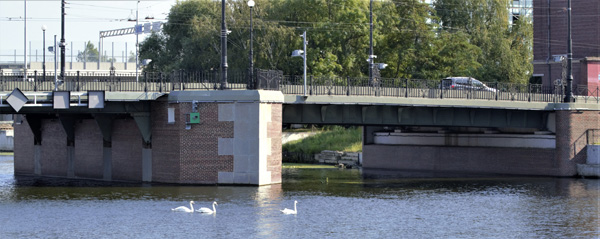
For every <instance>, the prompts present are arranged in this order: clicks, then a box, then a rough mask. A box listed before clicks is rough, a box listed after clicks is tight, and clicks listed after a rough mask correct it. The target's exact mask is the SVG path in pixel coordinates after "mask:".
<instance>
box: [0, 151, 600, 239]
mask: <svg viewBox="0 0 600 239" xmlns="http://www.w3.org/2000/svg"><path fill="white" fill-rule="evenodd" d="M283 176H284V183H283V184H281V185H272V186H263V187H231V186H228V187H216V186H174V185H146V184H131V185H128V184H119V185H116V184H107V183H103V182H75V181H70V180H63V179H53V180H49V179H44V180H40V179H36V178H31V177H17V178H15V177H14V176H13V158H12V156H4V157H0V238H161V239H164V238H285V239H289V238H600V229H599V225H600V219H599V212H600V201H599V196H600V186H599V182H600V180H590V179H565V178H560V179H559V178H538V177H535V178H523V177H520V178H489V177H488V178H486V177H470V178H465V177H460V178H456V177H454V178H453V177H446V175H444V176H443V177H442V176H439V175H438V176H435V177H431V175H429V176H427V175H419V174H406V173H403V174H399V173H396V172H389V171H382V172H372V171H361V170H357V169H345V170H340V169H284V174H283ZM190 200H194V201H196V205H195V206H196V208H199V207H209V206H210V205H211V203H212V201H217V202H218V203H219V206H217V214H216V215H203V214H200V213H177V212H172V211H171V208H174V207H177V206H182V205H185V206H189V203H188V202H189V201H190ZM294 200H297V201H298V214H297V215H283V214H281V213H280V212H279V210H280V209H283V208H284V207H287V208H290V207H293V201H294Z"/></svg>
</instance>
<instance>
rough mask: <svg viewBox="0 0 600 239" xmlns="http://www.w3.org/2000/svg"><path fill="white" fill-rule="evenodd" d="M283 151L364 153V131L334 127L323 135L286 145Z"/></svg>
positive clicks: (354, 128)
mask: <svg viewBox="0 0 600 239" xmlns="http://www.w3.org/2000/svg"><path fill="white" fill-rule="evenodd" d="M282 149H283V151H288V152H303V153H306V154H316V153H320V152H321V151H323V150H337V151H346V152H360V151H362V130H361V129H360V128H357V127H351V128H348V129H346V128H344V127H341V126H333V127H331V128H330V129H327V128H325V129H324V130H323V132H322V133H320V134H316V135H314V136H310V137H307V138H304V139H300V140H296V141H292V142H289V143H287V144H284V145H283V147H282Z"/></svg>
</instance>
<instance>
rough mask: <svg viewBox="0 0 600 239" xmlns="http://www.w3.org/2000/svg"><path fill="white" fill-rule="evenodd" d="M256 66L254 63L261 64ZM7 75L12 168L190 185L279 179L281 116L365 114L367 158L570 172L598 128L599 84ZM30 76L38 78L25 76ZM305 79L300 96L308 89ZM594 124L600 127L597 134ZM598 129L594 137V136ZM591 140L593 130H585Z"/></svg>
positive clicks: (292, 119)
mask: <svg viewBox="0 0 600 239" xmlns="http://www.w3.org/2000/svg"><path fill="white" fill-rule="evenodd" d="M258 75H259V77H260V74H258ZM231 76H232V77H231V79H230V81H229V84H228V88H229V89H231V90H225V91H218V90H215V89H217V88H218V79H219V77H215V75H210V74H207V75H202V74H195V73H194V74H187V73H182V72H173V73H170V74H162V73H160V74H152V75H144V76H143V77H140V78H139V81H136V80H135V76H129V75H72V76H67V77H66V78H65V79H64V80H62V81H60V82H57V83H55V82H54V81H44V80H40V78H39V77H38V76H34V77H28V78H27V79H28V80H23V77H22V76H21V77H18V76H2V77H1V78H0V113H2V114H15V174H18V175H40V176H55V177H67V178H86V179H98V180H109V181H145V182H165V183H182V184H250V185H264V184H272V183H279V182H281V130H282V124H336V125H359V126H363V133H364V135H363V144H364V145H363V159H364V160H363V166H364V167H365V168H387V169H389V168H395V169H409V170H428V171H455V172H474V173H493V174H521V175H544V176H574V175H576V173H577V172H576V166H577V164H581V163H585V157H586V151H585V148H586V145H588V144H593V143H594V142H598V141H600V139H598V138H600V135H597V134H596V133H595V132H597V131H596V130H597V129H598V128H600V97H599V96H598V88H597V87H596V89H593V88H590V89H587V88H582V87H575V88H576V89H579V91H578V92H577V101H576V102H575V103H562V102H561V101H562V98H563V94H562V91H561V87H556V88H552V89H544V88H543V87H541V86H539V85H513V84H502V83H491V84H488V85H490V86H491V87H493V88H495V89H497V90H496V91H495V92H490V91H478V90H451V89H440V87H439V85H440V84H439V83H440V82H439V81H426V80H407V79H378V80H377V81H376V82H371V83H368V80H366V79H364V78H318V77H311V78H310V79H308V82H307V89H306V91H305V89H304V86H303V82H302V80H301V79H300V78H297V77H285V78H280V79H275V80H273V79H272V78H270V77H265V79H264V80H262V81H261V80H258V81H256V82H258V83H256V85H257V87H259V88H266V89H269V90H248V89H246V88H247V86H248V82H246V80H247V79H246V78H245V77H243V75H240V76H238V77H236V75H235V74H232V75H231ZM31 78H33V79H31ZM304 92H306V95H304ZM590 132H594V133H590ZM590 135H591V136H590ZM590 142H591V143H590Z"/></svg>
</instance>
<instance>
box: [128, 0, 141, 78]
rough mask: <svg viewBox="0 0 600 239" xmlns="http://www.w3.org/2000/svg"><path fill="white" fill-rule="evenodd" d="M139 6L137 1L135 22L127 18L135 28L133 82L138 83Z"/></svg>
mask: <svg viewBox="0 0 600 239" xmlns="http://www.w3.org/2000/svg"><path fill="white" fill-rule="evenodd" d="M139 6H140V1H137V3H136V5H135V20H134V19H131V15H130V17H129V19H128V20H127V21H129V22H135V27H134V28H133V33H135V82H138V81H139V77H140V76H139V74H138V69H139V68H140V65H139V59H138V58H139V52H140V46H139V34H140V29H139V15H138V10H139Z"/></svg>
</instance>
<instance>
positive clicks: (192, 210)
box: [171, 201, 194, 212]
mask: <svg viewBox="0 0 600 239" xmlns="http://www.w3.org/2000/svg"><path fill="white" fill-rule="evenodd" d="M193 204H194V201H190V208H187V207H186V206H181V207H176V208H171V211H174V212H194V205H193Z"/></svg>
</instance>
